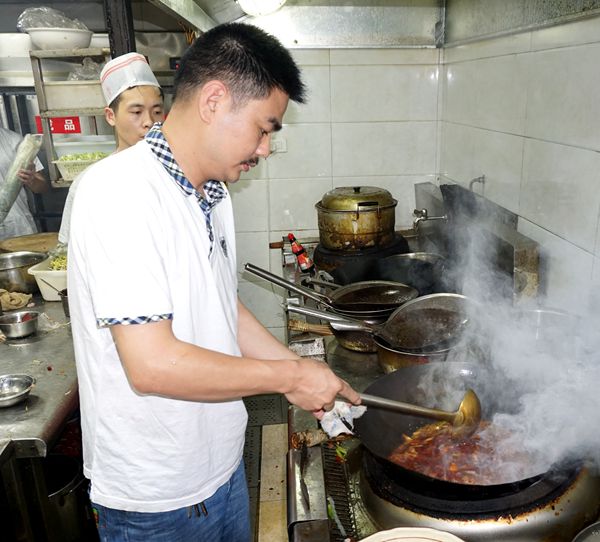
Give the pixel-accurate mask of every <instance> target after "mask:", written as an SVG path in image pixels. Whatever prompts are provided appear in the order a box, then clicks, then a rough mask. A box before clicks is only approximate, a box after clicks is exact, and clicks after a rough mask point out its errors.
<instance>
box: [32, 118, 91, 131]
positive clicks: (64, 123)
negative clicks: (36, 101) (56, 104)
mask: <svg viewBox="0 0 600 542" xmlns="http://www.w3.org/2000/svg"><path fill="white" fill-rule="evenodd" d="M35 125H36V127H37V131H38V134H41V133H42V118H41V117H40V116H39V115H36V117H35ZM50 131H51V132H52V133H53V134H80V133H81V124H80V122H79V117H54V118H52V119H50Z"/></svg>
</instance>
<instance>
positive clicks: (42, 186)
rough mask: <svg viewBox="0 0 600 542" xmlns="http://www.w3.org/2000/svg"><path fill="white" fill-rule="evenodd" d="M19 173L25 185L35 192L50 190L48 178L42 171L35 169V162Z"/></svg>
mask: <svg viewBox="0 0 600 542" xmlns="http://www.w3.org/2000/svg"><path fill="white" fill-rule="evenodd" d="M17 175H18V176H19V179H20V180H21V182H22V183H23V186H26V187H27V188H29V190H31V191H32V192H33V193H35V194H41V193H42V192H46V190H48V183H47V182H46V179H45V178H44V176H43V175H42V174H41V173H39V172H37V171H35V170H34V165H33V164H30V165H29V167H28V168H27V169H21V170H20V171H19V173H17Z"/></svg>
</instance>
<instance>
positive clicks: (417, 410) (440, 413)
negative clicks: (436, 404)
mask: <svg viewBox="0 0 600 542" xmlns="http://www.w3.org/2000/svg"><path fill="white" fill-rule="evenodd" d="M360 399H361V401H362V404H363V405H367V406H371V407H377V408H385V409H387V410H393V411H395V412H401V413H402V414H411V415H413V416H419V417H421V418H430V419H433V420H442V421H444V422H450V423H454V420H455V418H456V414H457V413H456V412H447V411H446V410H438V409H437V408H427V407H422V406H418V405H413V404H411V403H403V402H402V401H394V400H392V399H386V398H385V397H377V396H375V395H369V394H368V393H361V394H360Z"/></svg>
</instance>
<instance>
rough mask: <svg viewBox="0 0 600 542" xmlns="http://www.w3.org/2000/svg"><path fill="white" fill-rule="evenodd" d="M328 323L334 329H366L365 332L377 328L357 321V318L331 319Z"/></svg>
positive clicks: (373, 330)
mask: <svg viewBox="0 0 600 542" xmlns="http://www.w3.org/2000/svg"><path fill="white" fill-rule="evenodd" d="M330 325H331V327H332V328H333V329H335V330H336V331H366V332H367V333H374V332H375V331H377V329H378V327H377V326H374V325H369V324H367V323H365V322H359V321H358V320H354V321H352V320H332V321H331V322H330Z"/></svg>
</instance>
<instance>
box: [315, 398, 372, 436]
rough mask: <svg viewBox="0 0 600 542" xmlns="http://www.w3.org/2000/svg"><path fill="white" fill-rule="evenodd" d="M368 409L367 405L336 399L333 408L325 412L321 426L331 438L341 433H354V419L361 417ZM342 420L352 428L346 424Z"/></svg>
mask: <svg viewBox="0 0 600 542" xmlns="http://www.w3.org/2000/svg"><path fill="white" fill-rule="evenodd" d="M366 410H367V407H366V406H354V405H350V404H348V403H345V402H344V401H336V402H335V405H334V407H333V409H332V410H329V411H328V412H325V414H324V416H323V418H321V427H322V428H323V431H325V433H327V434H328V435H329V437H330V438H333V437H337V436H338V435H340V434H341V433H350V434H352V430H353V429H354V420H355V419H356V418H360V417H361V416H362V415H363V414H364V413H365V411H366ZM342 420H344V421H345V422H346V423H347V424H348V425H349V426H350V427H351V428H352V429H350V428H349V427H348V425H346V424H344V421H342Z"/></svg>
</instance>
